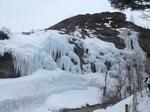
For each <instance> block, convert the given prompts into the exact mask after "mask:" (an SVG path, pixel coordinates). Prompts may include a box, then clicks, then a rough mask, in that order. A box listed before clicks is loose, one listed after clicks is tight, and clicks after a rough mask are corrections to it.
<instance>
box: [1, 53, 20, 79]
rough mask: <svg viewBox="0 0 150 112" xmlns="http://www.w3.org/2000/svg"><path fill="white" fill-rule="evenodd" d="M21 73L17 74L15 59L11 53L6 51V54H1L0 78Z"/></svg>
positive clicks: (14, 76)
mask: <svg viewBox="0 0 150 112" xmlns="http://www.w3.org/2000/svg"><path fill="white" fill-rule="evenodd" d="M18 76H19V74H16V72H15V69H14V64H13V59H12V56H11V54H10V53H5V54H4V56H0V78H16V77H18Z"/></svg>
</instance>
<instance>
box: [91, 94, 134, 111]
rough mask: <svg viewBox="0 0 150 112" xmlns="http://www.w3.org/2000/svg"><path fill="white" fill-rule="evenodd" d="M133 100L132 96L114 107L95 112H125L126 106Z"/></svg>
mask: <svg viewBox="0 0 150 112" xmlns="http://www.w3.org/2000/svg"><path fill="white" fill-rule="evenodd" d="M132 98H133V96H131V97H129V98H127V99H125V100H122V101H120V102H119V103H117V104H115V105H113V106H110V107H107V108H106V109H99V110H95V111H93V112H125V105H126V104H128V105H129V104H130V103H131V101H132Z"/></svg>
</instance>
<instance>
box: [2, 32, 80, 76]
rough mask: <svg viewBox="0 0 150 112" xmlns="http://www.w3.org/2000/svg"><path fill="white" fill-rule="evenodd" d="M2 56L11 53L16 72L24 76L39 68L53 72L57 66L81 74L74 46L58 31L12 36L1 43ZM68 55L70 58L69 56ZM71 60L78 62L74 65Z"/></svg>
mask: <svg viewBox="0 0 150 112" xmlns="http://www.w3.org/2000/svg"><path fill="white" fill-rule="evenodd" d="M0 47H1V49H0V55H2V56H3V55H4V53H6V52H8V53H11V54H12V56H13V61H14V66H15V69H16V72H20V74H21V75H22V76H24V75H28V74H31V73H33V72H35V71H36V70H37V69H39V68H43V69H46V70H53V69H56V68H57V65H58V66H59V67H60V68H62V67H64V70H66V71H69V70H70V69H71V70H72V72H74V73H75V72H81V70H80V67H79V66H80V62H79V58H78V57H77V56H76V55H75V54H74V53H73V46H72V45H71V44H69V43H68V41H67V38H66V37H65V36H62V35H60V34H59V33H58V32H57V31H49V32H45V31H40V32H37V33H34V34H31V35H23V34H12V36H11V37H10V39H9V40H4V41H0ZM67 54H68V55H69V56H67ZM71 58H72V59H73V60H75V61H76V62H77V64H76V65H74V64H73V63H72V62H71Z"/></svg>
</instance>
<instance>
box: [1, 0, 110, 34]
mask: <svg viewBox="0 0 150 112" xmlns="http://www.w3.org/2000/svg"><path fill="white" fill-rule="evenodd" d="M111 10H112V8H111V7H110V4H109V2H108V1H107V0H0V27H2V26H7V27H8V28H10V29H11V31H12V32H19V31H28V30H31V29H42V28H47V27H50V26H51V25H54V24H56V23H58V22H59V21H61V20H63V19H66V18H68V17H71V16H74V15H77V14H85V13H96V12H97V13H99V12H103V11H111Z"/></svg>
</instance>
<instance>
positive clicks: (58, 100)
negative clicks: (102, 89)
mask: <svg viewBox="0 0 150 112" xmlns="http://www.w3.org/2000/svg"><path fill="white" fill-rule="evenodd" d="M98 93H99V89H97V88H93V87H89V88H87V89H86V90H71V91H67V92H62V93H57V94H53V95H51V96H50V97H49V98H48V99H47V100H46V103H45V104H44V105H43V106H42V107H40V108H39V109H37V110H36V112H48V111H49V110H51V111H52V110H53V111H54V110H58V109H63V108H67V109H68V108H70V109H73V108H81V107H82V106H86V105H87V104H89V105H94V104H97V103H98V102H99V97H100V96H99V94H98Z"/></svg>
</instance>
